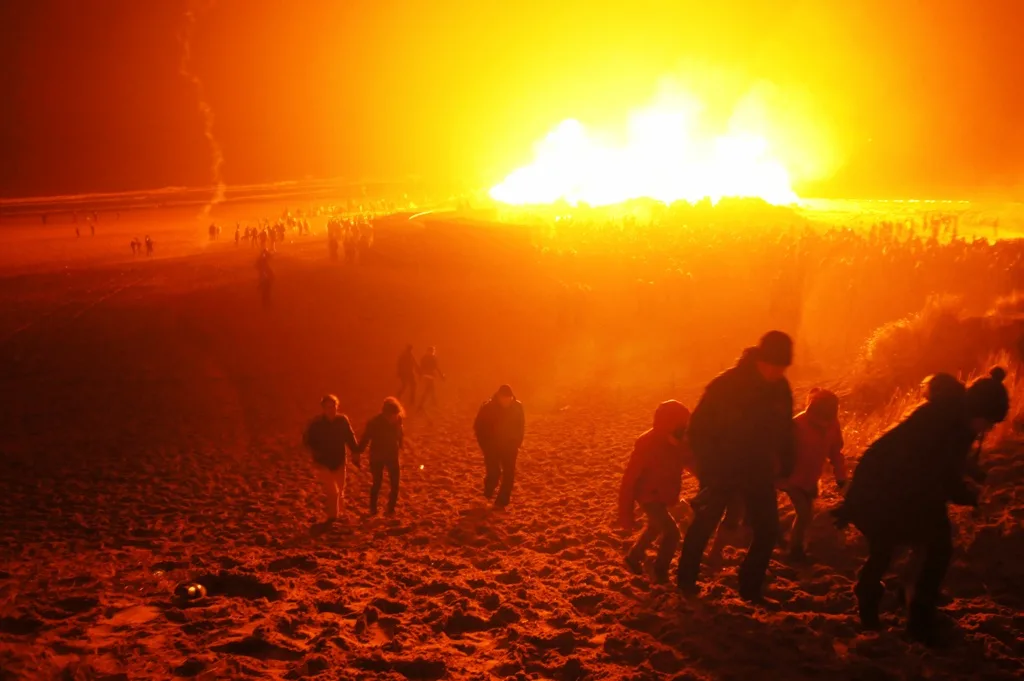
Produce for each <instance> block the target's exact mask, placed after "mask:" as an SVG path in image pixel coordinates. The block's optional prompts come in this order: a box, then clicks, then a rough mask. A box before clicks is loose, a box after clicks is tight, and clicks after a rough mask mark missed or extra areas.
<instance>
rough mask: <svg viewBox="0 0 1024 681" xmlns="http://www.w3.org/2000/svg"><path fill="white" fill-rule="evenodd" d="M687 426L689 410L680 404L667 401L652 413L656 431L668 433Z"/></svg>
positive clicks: (674, 401) (688, 423)
mask: <svg viewBox="0 0 1024 681" xmlns="http://www.w3.org/2000/svg"><path fill="white" fill-rule="evenodd" d="M689 425H690V410H689V409H687V408H686V406H685V405H684V404H683V403H682V402H678V401H676V400H668V401H666V402H662V403H661V404H659V405H658V408H657V409H656V410H655V411H654V429H655V430H657V431H661V432H666V433H669V432H672V431H674V430H676V429H677V428H686V427H687V426H689Z"/></svg>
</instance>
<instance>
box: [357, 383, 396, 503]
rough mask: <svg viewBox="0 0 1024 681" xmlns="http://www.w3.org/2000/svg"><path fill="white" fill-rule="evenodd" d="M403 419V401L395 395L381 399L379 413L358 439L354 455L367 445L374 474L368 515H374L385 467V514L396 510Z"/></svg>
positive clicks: (363, 449)
mask: <svg viewBox="0 0 1024 681" xmlns="http://www.w3.org/2000/svg"><path fill="white" fill-rule="evenodd" d="M404 418H405V410H404V409H402V404H401V403H400V402H399V401H398V400H397V399H396V398H394V397H389V398H387V399H386V400H384V406H383V407H382V408H381V410H380V413H379V414H377V415H376V416H374V417H373V418H372V419H370V421H369V422H368V423H367V424H366V430H365V431H364V432H363V436H362V437H361V438H359V444H358V446H357V447H356V453H357V454H362V453H363V451H365V450H366V448H367V447H369V448H370V473H371V474H372V475H373V485H372V486H371V487H370V515H377V496H378V495H379V494H380V488H381V484H382V483H383V481H384V471H385V470H387V472H388V483H389V485H390V486H391V490H390V493H389V495H388V507H387V511H386V513H387V515H394V513H395V506H396V505H397V504H398V483H399V478H400V475H401V470H400V467H399V462H398V453H399V451H400V450H401V449H402V444H403V442H404V437H405V436H404V432H403V428H402V420H403V419H404ZM356 461H358V458H357V459H356ZM357 465H358V464H357Z"/></svg>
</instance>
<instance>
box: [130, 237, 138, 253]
mask: <svg viewBox="0 0 1024 681" xmlns="http://www.w3.org/2000/svg"><path fill="white" fill-rule="evenodd" d="M129 245H130V246H131V247H132V255H138V253H139V244H138V242H136V241H135V239H132V240H131V243H130V244H129Z"/></svg>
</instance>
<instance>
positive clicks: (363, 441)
mask: <svg viewBox="0 0 1024 681" xmlns="http://www.w3.org/2000/svg"><path fill="white" fill-rule="evenodd" d="M372 441H373V419H370V420H369V421H368V422H367V424H366V428H364V429H363V436H362V437H361V438H359V442H357V443H356V449H355V453H356V454H362V453H363V452H365V451H366V448H367V447H369V446H370V442H372Z"/></svg>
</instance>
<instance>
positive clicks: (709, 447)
mask: <svg viewBox="0 0 1024 681" xmlns="http://www.w3.org/2000/svg"><path fill="white" fill-rule="evenodd" d="M690 446H691V447H692V448H693V453H694V457H695V461H696V466H697V477H698V478H699V479H700V481H701V484H703V485H715V486H724V487H734V486H738V485H739V486H742V485H745V484H749V483H756V484H761V483H768V484H772V483H773V482H774V480H775V477H776V475H781V476H782V477H789V475H790V474H791V473H792V470H793V461H794V449H795V440H794V433H793V392H792V390H791V389H790V387H789V381H787V380H786V379H785V378H782V379H780V380H778V381H776V382H774V383H773V382H769V381H766V380H765V379H764V378H763V377H762V376H761V374H760V373H759V372H758V370H757V359H756V348H747V349H746V350H744V351H743V355H742V356H741V357H740V359H739V361H738V362H737V363H736V366H734V367H733V368H731V369H728V370H726V371H725V372H724V373H722V374H720V375H719V376H718V377H717V378H715V379H714V380H713V381H711V383H709V384H708V387H707V388H706V389H705V390H704V395H703V396H702V397H701V399H700V402H698V403H697V407H696V409H694V411H693V417H692V418H691V420H690Z"/></svg>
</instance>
